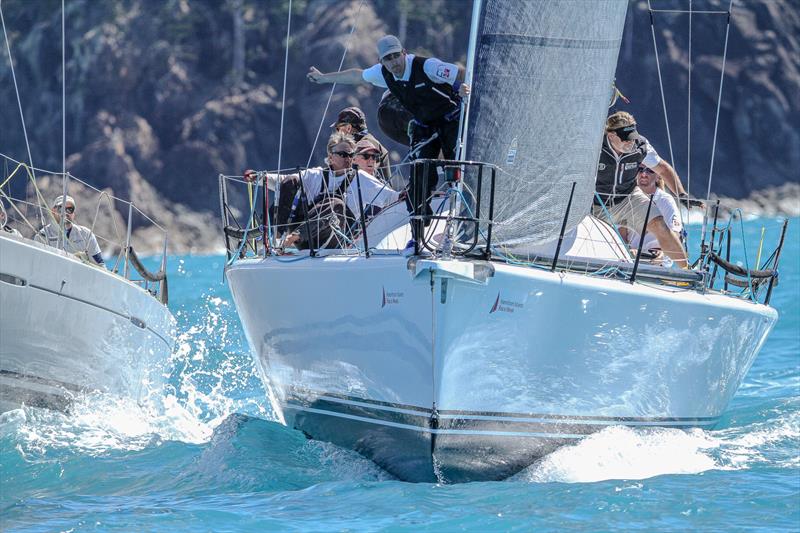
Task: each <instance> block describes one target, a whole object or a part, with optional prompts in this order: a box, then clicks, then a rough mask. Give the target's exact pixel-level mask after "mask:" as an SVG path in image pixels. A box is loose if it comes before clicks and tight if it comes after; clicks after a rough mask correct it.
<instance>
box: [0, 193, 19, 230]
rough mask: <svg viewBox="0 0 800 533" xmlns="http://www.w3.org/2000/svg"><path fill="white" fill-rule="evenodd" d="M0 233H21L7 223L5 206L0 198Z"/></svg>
mask: <svg viewBox="0 0 800 533" xmlns="http://www.w3.org/2000/svg"><path fill="white" fill-rule="evenodd" d="M0 235H12V236H14V237H22V234H21V233H20V232H19V231H17V230H15V229H14V228H12V227H11V226H9V225H8V214H7V213H6V206H5V205H3V201H2V200H0Z"/></svg>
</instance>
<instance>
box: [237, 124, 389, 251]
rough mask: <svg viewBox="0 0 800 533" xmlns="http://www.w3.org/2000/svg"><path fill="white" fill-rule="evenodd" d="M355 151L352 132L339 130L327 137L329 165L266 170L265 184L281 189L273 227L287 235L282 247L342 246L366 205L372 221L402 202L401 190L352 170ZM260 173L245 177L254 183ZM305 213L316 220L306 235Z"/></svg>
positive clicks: (365, 214)
mask: <svg viewBox="0 0 800 533" xmlns="http://www.w3.org/2000/svg"><path fill="white" fill-rule="evenodd" d="M355 150H356V143H355V141H354V139H353V138H352V137H351V136H349V135H345V134H342V133H339V132H336V133H334V134H333V135H331V137H330V139H329V140H328V145H327V152H328V157H327V158H326V162H327V166H326V167H315V168H309V169H307V170H305V171H304V172H301V173H300V175H297V174H289V175H278V174H271V173H267V174H263V176H264V178H265V179H266V182H267V187H268V188H269V189H271V190H273V191H276V192H277V198H276V204H277V210H276V211H277V215H276V217H275V225H276V231H277V235H278V237H281V236H283V235H286V237H285V239H284V241H283V245H284V246H287V247H288V246H294V245H297V246H298V247H301V248H305V247H308V245H309V242H308V241H309V240H311V241H312V242H311V244H312V245H314V248H320V247H331V248H338V247H343V245H344V244H345V243H343V242H340V238H341V237H342V235H339V234H343V235H345V236H351V235H348V234H350V233H351V232H350V230H351V229H353V227H354V226H356V225H357V223H358V221H359V220H360V216H361V208H362V207H363V212H364V216H365V218H366V219H367V220H369V219H371V218H372V217H374V216H376V215H377V214H378V213H379V212H380V211H381V210H382V209H383V208H384V207H386V206H388V205H390V204H393V203H395V202H397V201H398V199H399V196H400V193H399V192H397V191H395V190H394V189H392V188H391V187H389V186H388V185H386V184H385V183H383V182H382V181H380V180H379V179H377V178H376V177H374V176H373V175H371V174H368V173H367V172H365V171H363V170H360V169H359V171H358V174H357V175H356V173H355V172H354V171H353V170H352V169H351V165H352V162H353V156H355ZM259 175H261V174H260V173H257V172H255V171H252V170H247V171H245V174H244V178H245V180H246V181H250V182H252V181H255V180H256V179H258V177H259ZM301 180H302V181H301ZM359 189H360V190H359ZM303 193H304V194H303ZM359 194H360V198H361V206H359ZM303 200H305V203H306V207H305V209H304V208H303V205H302V201H303ZM305 212H308V219H309V221H311V222H313V224H312V226H314V228H313V231H312V235H311V236H308V235H306V234H305V233H304V232H305V231H306V227H305V226H306V225H305V224H304V222H305V218H304V216H305ZM326 220H329V221H330V222H331V223H332V224H334V225H337V226H338V227H336V228H334V229H335V230H336V231H331V229H330V228H327V227H324V226H323V224H322V222H323V221H326ZM337 235H338V237H339V238H337Z"/></svg>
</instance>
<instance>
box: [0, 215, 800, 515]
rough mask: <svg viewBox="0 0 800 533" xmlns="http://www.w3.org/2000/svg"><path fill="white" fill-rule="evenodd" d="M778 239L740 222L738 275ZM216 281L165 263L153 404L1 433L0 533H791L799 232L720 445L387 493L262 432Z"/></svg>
mask: <svg viewBox="0 0 800 533" xmlns="http://www.w3.org/2000/svg"><path fill="white" fill-rule="evenodd" d="M777 224H778V221H776V220H772V219H769V220H764V219H757V220H750V221H748V222H745V224H744V226H745V238H744V242H746V243H747V245H748V248H747V255H748V261H749V262H750V263H752V262H753V261H754V259H755V257H756V255H757V242H758V239H759V236H760V233H761V227H762V226H763V225H766V226H767V228H768V232H769V233H770V234H773V236H771V237H770V239H771V241H774V235H776V234H777V229H776V228H777ZM771 241H770V242H771ZM765 249H766V247H765ZM741 259H742V260H743V257H742V258H741ZM762 259H763V257H762ZM223 265H224V258H222V257H176V258H172V260H171V270H172V272H171V284H170V289H171V299H172V301H171V302H170V304H171V307H172V309H173V311H174V312H175V314H176V317H177V319H178V324H179V332H180V337H179V340H178V345H177V348H176V350H175V353H174V354H173V356H172V358H171V360H170V361H168V362H165V365H164V372H165V374H166V376H167V380H168V383H169V385H168V387H167V388H166V390H158V391H153V394H152V398H151V399H150V401H149V402H146V404H145V405H137V404H134V403H132V402H128V401H125V400H120V399H117V398H113V397H110V396H104V395H101V394H96V395H91V396H89V397H86V398H83V399H82V400H81V401H80V402H79V403H78V404H77V405H76V407H75V409H74V410H73V412H72V413H71V414H70V415H64V414H58V413H51V412H46V411H39V410H35V409H27V408H26V409H20V410H16V411H12V412H10V413H6V414H5V415H3V417H2V419H0V528H2V529H3V530H6V531H108V530H125V531H132V530H135V531H264V530H280V531H375V530H390V531H418V530H421V529H436V530H441V531H454V530H458V531H462V530H466V531H488V530H515V529H516V530H524V531H529V530H531V529H533V528H536V529H537V530H558V531H561V530H588V531H604V530H612V529H618V528H626V529H639V530H648V531H650V530H680V531H683V530H688V529H702V530H712V531H713V530H716V531H731V530H762V531H776V530H794V531H797V530H800V413H799V411H800V303H798V301H799V300H800V298H798V297H799V296H800V220H799V219H793V220H792V221H791V223H790V231H789V234H788V236H787V242H786V247H785V250H784V255H783V257H782V259H781V269H780V271H781V282H780V285H779V287H778V288H777V289H776V292H775V294H774V296H773V301H772V303H773V305H774V306H775V307H776V308H777V309H778V311H779V312H780V314H781V318H780V320H779V322H778V325H777V326H776V328H775V330H774V331H773V333H772V335H771V337H770V338H769V340H768V341H767V343H766V344H765V346H764V348H763V350H762V352H761V354H760V355H759V357H758V359H756V361H755V363H754V365H753V367H752V368H751V370H750V372H749V374H748V376H747V378H746V380H745V382H744V384H743V385H742V387H741V389H740V390H739V392H738V394H737V395H736V397H735V398H734V400H733V402H732V403H731V405H730V407H729V409H728V411H727V412H726V414H725V416H724V418H723V421H722V423H721V425H720V427H719V428H717V429H715V430H713V431H701V430H693V431H681V430H675V429H663V430H649V431H648V430H631V429H627V428H622V427H613V428H608V429H606V430H604V431H602V432H600V433H598V434H596V435H593V436H591V437H588V438H587V439H585V440H583V441H581V442H580V443H579V444H577V445H576V446H573V447H570V448H563V449H561V450H559V451H557V452H556V453H554V454H552V455H551V456H549V457H547V458H545V459H543V460H542V461H541V462H540V463H538V464H536V465H533V466H531V467H530V468H528V469H527V470H525V471H523V472H522V473H520V474H519V475H517V476H515V477H514V478H513V479H510V480H507V481H504V482H497V483H471V484H464V485H436V484H410V483H403V482H400V481H396V480H394V479H392V478H391V476H389V475H388V474H386V473H384V472H383V471H381V470H380V469H379V468H378V467H376V466H375V465H374V464H372V463H371V462H369V461H367V460H365V459H363V458H361V457H360V456H359V455H358V454H355V453H353V452H350V451H347V450H343V449H340V448H337V447H335V446H333V445H330V444H326V443H320V442H313V441H307V440H306V439H305V438H304V437H303V436H302V435H301V434H300V433H298V432H296V431H293V430H290V429H287V428H285V427H283V426H281V425H279V424H277V423H275V422H274V421H273V414H272V411H271V410H270V407H269V405H268V404H267V402H266V401H265V398H264V393H263V389H262V387H261V384H260V381H259V378H258V376H257V374H256V371H255V369H254V368H253V366H252V363H251V362H250V358H249V355H248V352H247V346H246V341H245V339H244V335H243V333H242V330H241V326H240V324H239V321H238V318H237V316H236V312H235V310H234V308H233V304H232V301H231V298H230V293H229V292H228V289H227V287H226V286H225V285H223V284H222V268H223Z"/></svg>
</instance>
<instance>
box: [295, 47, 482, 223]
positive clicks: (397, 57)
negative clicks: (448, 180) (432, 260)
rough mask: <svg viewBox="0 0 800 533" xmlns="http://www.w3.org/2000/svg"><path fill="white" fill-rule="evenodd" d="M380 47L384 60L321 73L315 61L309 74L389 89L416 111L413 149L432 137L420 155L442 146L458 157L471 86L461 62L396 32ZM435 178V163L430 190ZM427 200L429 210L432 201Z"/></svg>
mask: <svg viewBox="0 0 800 533" xmlns="http://www.w3.org/2000/svg"><path fill="white" fill-rule="evenodd" d="M377 48H378V59H379V63H377V64H375V65H373V66H371V67H369V68H368V69H365V70H362V69H358V68H352V69H348V70H343V71H341V72H330V73H322V72H320V71H319V70H317V68H316V67H313V66H312V67H311V68H310V70H309V72H308V75H307V77H308V79H309V80H310V81H312V82H314V83H344V84H351V85H356V84H360V83H364V82H366V83H371V84H372V85H375V86H376V87H383V88H384V89H389V91H390V92H391V93H392V95H394V96H395V97H397V99H398V100H399V101H400V103H401V104H402V105H403V107H405V108H406V109H408V110H409V111H410V112H411V114H412V115H413V116H414V120H413V121H412V123H411V124H412V127H410V128H409V129H410V130H411V131H410V132H409V133H410V136H411V147H412V149H414V147H415V146H417V145H422V144H423V143H425V141H428V140H430V139H433V140H431V141H430V142H428V143H427V144H424V145H423V146H422V147H421V148H420V149H419V152H418V153H417V158H420V159H437V158H438V157H439V152H440V151H441V152H442V154H443V155H444V158H445V159H455V154H456V144H457V143H458V123H459V118H460V111H461V98H463V97H466V96H467V95H468V94H469V92H470V88H469V86H468V85H467V84H465V83H462V82H461V81H460V80H458V76H459V69H458V67H457V66H456V65H454V64H452V63H445V62H444V61H441V60H439V59H436V58H428V57H423V56H416V55H414V54H409V53H407V52H406V50H405V49H404V48H403V45H402V44H401V43H400V40H399V39H398V38H397V37H395V36H394V35H386V36H384V37H382V38H381V39H379V40H378V43H377ZM436 182H437V173H436V169H434V168H431V169H430V171H429V175H428V186H427V191H426V196H430V195H431V193H432V192H433V191H434V189H435V188H436ZM425 206H426V209H427V210H428V211H429V212H430V207H429V206H428V204H427V202H425Z"/></svg>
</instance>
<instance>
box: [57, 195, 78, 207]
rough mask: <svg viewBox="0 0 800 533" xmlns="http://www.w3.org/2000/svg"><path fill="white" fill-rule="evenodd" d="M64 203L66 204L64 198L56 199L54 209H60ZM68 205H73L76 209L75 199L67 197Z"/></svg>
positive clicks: (58, 197)
mask: <svg viewBox="0 0 800 533" xmlns="http://www.w3.org/2000/svg"><path fill="white" fill-rule="evenodd" d="M63 203H64V197H63V196H57V197H56V199H55V200H53V207H58V206H60V205H61V204H63ZM67 204H72V206H73V207H75V199H74V198H73V197H72V196H70V195H67Z"/></svg>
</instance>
